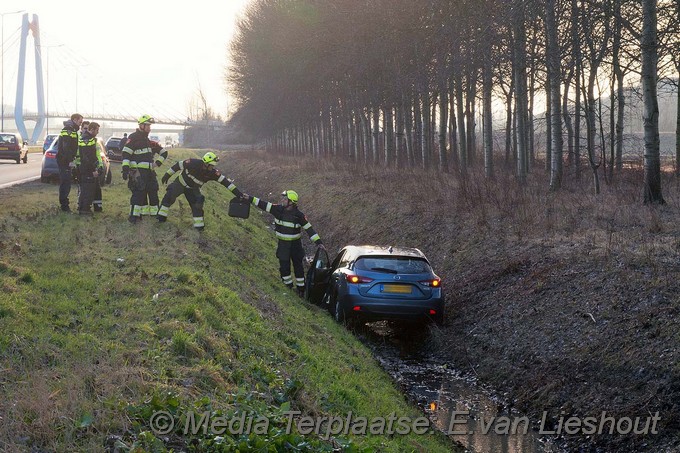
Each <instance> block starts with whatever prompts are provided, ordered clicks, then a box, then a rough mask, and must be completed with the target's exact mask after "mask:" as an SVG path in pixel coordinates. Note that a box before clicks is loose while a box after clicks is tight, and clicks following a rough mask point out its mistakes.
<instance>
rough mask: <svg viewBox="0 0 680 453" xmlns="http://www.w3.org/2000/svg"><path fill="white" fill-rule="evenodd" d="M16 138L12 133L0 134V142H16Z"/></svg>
mask: <svg viewBox="0 0 680 453" xmlns="http://www.w3.org/2000/svg"><path fill="white" fill-rule="evenodd" d="M16 142H17V138H16V136H15V135H14V134H0V143H12V144H14V143H16Z"/></svg>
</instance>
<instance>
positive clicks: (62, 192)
mask: <svg viewBox="0 0 680 453" xmlns="http://www.w3.org/2000/svg"><path fill="white" fill-rule="evenodd" d="M70 193H71V167H69V166H68V165H67V166H65V167H63V166H61V165H59V204H60V205H61V207H62V208H63V209H66V208H68V207H69V206H68V195H69V194H70Z"/></svg>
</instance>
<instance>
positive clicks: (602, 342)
mask: <svg viewBox="0 0 680 453" xmlns="http://www.w3.org/2000/svg"><path fill="white" fill-rule="evenodd" d="M225 166H226V168H227V170H226V172H227V174H229V175H231V176H233V177H235V178H236V182H237V183H238V184H239V187H242V188H243V189H244V190H246V191H250V192H252V193H253V194H258V192H259V193H261V194H267V193H268V192H271V193H277V192H279V191H281V190H282V189H284V188H293V189H295V190H297V191H298V192H299V194H300V197H301V208H302V210H303V211H304V212H305V213H306V214H307V216H308V218H309V219H310V221H311V222H312V224H313V225H314V226H315V227H316V229H317V231H319V233H320V234H321V236H322V238H324V241H325V242H326V244H327V247H328V249H329V251H331V258H332V257H333V255H334V253H333V252H334V251H336V250H338V248H339V247H341V246H344V245H346V244H349V243H353V244H357V243H369V244H398V245H404V246H413V247H418V248H421V249H422V250H423V251H424V252H425V253H426V255H427V256H428V257H429V258H430V260H431V261H432V263H433V265H434V268H435V269H436V272H437V273H438V274H439V275H440V276H441V277H442V279H443V288H444V290H445V293H446V297H447V320H446V323H445V326H444V327H443V328H442V329H440V330H437V331H435V335H434V338H435V339H437V342H438V343H439V347H438V348H437V350H436V351H430V352H431V353H433V354H434V355H435V356H437V357H438V358H439V359H440V360H442V361H445V362H448V363H452V364H453V365H454V366H455V367H456V368H458V369H460V370H461V371H464V372H468V373H469V374H470V375H472V376H475V377H476V378H478V379H479V381H480V382H481V383H483V384H488V385H489V386H490V387H491V388H493V389H495V390H496V391H497V392H498V393H499V394H501V395H503V400H504V401H506V402H507V403H508V405H509V406H511V407H513V408H516V409H519V410H520V411H523V412H524V413H527V414H529V415H530V416H531V418H532V420H534V421H536V422H538V420H540V418H541V416H542V413H543V412H544V411H547V414H548V417H549V422H550V421H553V420H554V421H557V418H558V417H560V416H561V415H563V414H564V415H565V417H569V416H577V417H586V416H594V417H600V415H601V414H602V413H603V412H605V411H606V413H607V414H608V415H609V416H614V417H631V419H634V418H635V417H648V416H650V415H653V414H655V413H656V412H657V411H659V415H660V417H661V421H660V422H659V423H658V425H657V429H658V431H659V432H658V434H656V435H651V434H650V435H647V436H644V435H633V434H629V435H613V436H609V435H596V436H576V437H575V438H573V439H572V441H574V442H575V443H576V444H584V445H587V447H586V449H587V448H590V447H592V446H593V445H599V446H603V447H604V448H605V449H606V451H628V452H632V451H654V452H657V451H662V450H661V447H660V445H662V444H669V445H675V449H672V447H670V448H671V449H672V451H678V450H677V448H680V445H677V444H678V442H680V439H678V437H677V432H678V429H679V427H680V416H679V414H680V404H679V403H678V401H680V334H679V333H678V332H680V325H679V324H678V314H680V298H679V297H678V294H680V279H678V276H680V261H679V260H678V251H679V250H680V240H679V239H678V238H679V237H680V210H679V209H678V206H679V205H680V197H678V180H677V179H676V178H673V177H672V175H671V174H670V172H667V173H666V174H665V175H664V178H663V183H662V184H663V192H664V196H665V198H666V201H667V205H665V206H662V207H658V206H652V207H648V206H644V205H643V204H642V172H641V168H637V169H627V170H625V171H624V173H623V174H622V175H617V176H616V180H615V183H614V184H612V185H607V184H603V187H602V193H601V194H600V195H598V196H595V195H594V194H593V190H592V176H591V175H589V174H587V173H584V175H583V177H582V180H581V183H578V182H577V181H576V180H575V179H574V177H573V175H572V174H570V171H573V169H570V168H566V169H565V173H566V174H565V182H564V188H563V189H562V190H561V191H560V192H559V193H550V192H549V191H548V186H547V180H548V179H547V176H546V175H545V174H544V172H543V171H541V170H540V168H541V167H540V166H537V167H536V170H535V171H534V172H532V174H531V175H530V177H529V181H528V184H527V185H526V187H524V188H520V187H519V186H518V185H517V184H516V182H515V181H514V178H513V177H512V172H511V171H505V170H502V169H499V170H498V172H497V177H496V179H495V180H487V179H486V178H484V176H483V170H482V169H481V168H472V169H471V170H470V174H469V177H468V179H467V181H466V182H465V181H461V179H460V177H459V176H457V175H455V174H450V175H446V174H441V173H437V172H424V171H420V170H413V171H411V170H403V171H398V170H394V169H380V168H375V167H373V166H366V165H362V164H358V165H357V164H352V163H346V162H337V161H335V162H333V161H330V160H314V159H311V160H310V159H307V158H293V157H290V158H286V157H276V156H268V155H265V154H251V155H249V154H246V153H239V154H238V155H236V156H235V157H234V158H233V159H232V160H231V161H227V162H225ZM284 186H285V187H284ZM643 425H644V422H643ZM546 426H548V425H546ZM549 429H550V428H549ZM607 429H609V428H608V427H607ZM664 451H665V450H664Z"/></svg>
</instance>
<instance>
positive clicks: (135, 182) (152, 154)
mask: <svg viewBox="0 0 680 453" xmlns="http://www.w3.org/2000/svg"><path fill="white" fill-rule="evenodd" d="M155 122H156V120H155V119H154V118H153V117H151V116H149V115H142V116H141V117H139V120H137V123H138V126H137V130H136V131H135V132H133V133H132V134H130V136H129V137H128V141H127V143H125V146H124V147H123V163H122V168H123V179H124V180H127V181H128V188H129V189H130V191H131V192H132V195H131V196H130V217H129V218H128V220H129V221H130V223H137V222H138V221H140V220H141V219H142V215H156V214H158V180H157V179H156V171H155V170H154V168H155V167H160V166H161V165H162V164H163V161H165V159H166V158H167V157H168V152H167V151H166V150H165V149H163V147H162V146H161V144H160V143H158V142H156V141H153V140H149V132H151V125H152V124H154V123H155Z"/></svg>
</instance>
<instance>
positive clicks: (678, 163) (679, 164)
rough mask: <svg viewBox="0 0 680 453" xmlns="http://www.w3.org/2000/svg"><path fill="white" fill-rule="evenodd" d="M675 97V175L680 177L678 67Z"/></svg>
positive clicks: (679, 92)
mask: <svg viewBox="0 0 680 453" xmlns="http://www.w3.org/2000/svg"><path fill="white" fill-rule="evenodd" d="M675 95H676V97H675V101H676V107H677V113H676V115H675V174H676V175H678V176H680V66H678V89H677V91H676V92H675Z"/></svg>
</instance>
